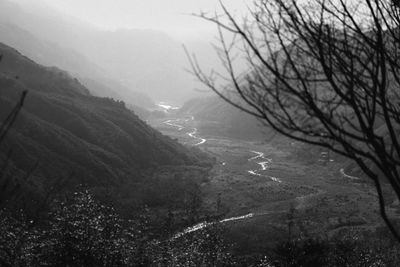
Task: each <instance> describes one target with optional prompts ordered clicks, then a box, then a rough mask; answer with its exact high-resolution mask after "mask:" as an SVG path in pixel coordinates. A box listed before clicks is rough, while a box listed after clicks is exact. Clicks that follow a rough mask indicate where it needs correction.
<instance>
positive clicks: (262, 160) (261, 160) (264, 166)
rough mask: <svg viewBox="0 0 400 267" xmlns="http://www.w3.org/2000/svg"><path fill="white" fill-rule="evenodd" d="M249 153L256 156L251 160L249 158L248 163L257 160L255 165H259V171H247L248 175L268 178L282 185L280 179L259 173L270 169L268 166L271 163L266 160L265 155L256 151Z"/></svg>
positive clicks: (269, 160) (270, 160)
mask: <svg viewBox="0 0 400 267" xmlns="http://www.w3.org/2000/svg"><path fill="white" fill-rule="evenodd" d="M250 152H252V153H254V154H256V156H254V157H252V158H249V161H255V160H257V159H259V160H258V161H257V164H258V165H260V169H257V170H249V171H247V172H248V173H250V174H251V175H254V176H260V177H266V178H269V179H271V180H272V181H274V182H277V183H282V181H281V179H279V178H276V177H273V176H269V175H265V174H261V173H259V172H260V171H266V170H268V169H269V168H270V164H271V163H272V159H270V158H266V157H265V154H264V153H263V152H258V151H254V150H252V151H250Z"/></svg>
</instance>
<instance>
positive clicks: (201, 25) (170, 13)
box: [35, 0, 251, 39]
mask: <svg viewBox="0 0 400 267" xmlns="http://www.w3.org/2000/svg"><path fill="white" fill-rule="evenodd" d="M35 1H36V0H35ZM43 1H46V2H47V3H48V4H49V5H51V6H53V7H56V8H57V9H59V10H61V11H63V12H65V13H67V14H70V15H73V16H76V17H79V18H81V19H83V20H86V21H88V22H90V23H92V24H94V25H98V26H101V27H104V28H107V29H115V28H141V29H155V30H162V31H165V32H168V33H169V34H172V35H174V36H175V37H178V38H180V39H187V38H202V35H203V34H210V35H211V34H212V33H215V26H213V25H211V24H210V23H207V22H205V21H203V20H201V19H198V18H194V17H193V16H190V15H189V14H191V13H198V12H200V11H201V10H202V11H208V12H209V11H214V10H215V9H216V8H218V7H219V2H218V0H43ZM246 2H247V3H249V2H251V0H247V1H246V0H225V1H224V4H225V5H226V6H228V7H229V9H230V10H236V12H239V13H241V12H243V10H245V9H246V4H245V3H246Z"/></svg>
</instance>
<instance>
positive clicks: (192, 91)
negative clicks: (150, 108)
mask: <svg viewBox="0 0 400 267" xmlns="http://www.w3.org/2000/svg"><path fill="white" fill-rule="evenodd" d="M0 4H1V8H0V23H1V25H0V26H1V37H0V38H1V39H0V41H2V42H4V43H5V44H9V45H11V46H13V47H15V48H16V49H18V50H20V51H21V52H23V53H24V54H25V55H27V56H29V57H31V58H32V59H34V60H36V61H38V62H39V63H41V64H44V65H47V66H57V67H59V68H62V69H65V70H67V71H69V72H71V73H73V74H74V75H76V76H78V77H80V79H81V80H82V82H83V83H84V84H85V85H87V86H88V87H92V86H91V85H92V82H94V81H97V82H98V81H101V83H102V89H97V88H96V89H95V88H93V89H92V91H93V94H96V95H101V96H111V97H116V98H121V99H122V100H124V101H126V102H127V103H131V104H135V105H142V106H143V105H146V104H148V102H149V101H144V102H142V103H141V101H135V99H134V98H135V97H137V96H136V94H137V93H139V94H141V95H142V97H149V98H150V99H151V100H152V101H153V102H154V103H155V102H160V101H167V102H171V103H174V104H175V105H182V104H183V103H184V101H186V100H188V99H190V98H193V97H195V96H201V94H199V93H198V92H199V91H201V90H196V89H204V88H203V87H202V85H201V84H200V83H198V82H197V81H196V79H194V77H193V76H192V75H191V74H189V73H188V70H189V68H190V67H189V62H188V59H187V56H186V54H185V51H184V49H183V46H184V45H185V46H186V47H187V48H188V50H189V51H190V52H191V53H196V54H198V55H199V56H200V58H201V59H202V60H201V61H202V62H203V63H204V65H207V66H208V68H209V69H211V68H210V67H209V66H214V67H218V66H219V64H217V63H218V57H217V54H216V52H215V51H214V49H213V47H212V46H211V43H212V42H213V41H214V40H213V37H214V36H215V34H213V33H211V32H209V33H207V34H203V32H202V31H200V32H199V33H196V31H197V29H196V28H193V29H190V30H191V31H192V33H191V34H187V37H186V38H181V39H178V37H176V36H174V35H173V34H171V33H169V32H168V30H167V29H168V25H165V30H164V31H163V30H162V29H151V28H139V27H135V24H128V25H125V26H123V25H120V26H119V27H120V28H118V26H116V27H114V28H112V29H109V27H108V28H106V27H104V26H102V25H95V24H92V23H90V22H89V21H87V19H86V18H85V17H76V16H74V14H69V13H68V10H64V9H63V8H62V5H61V6H57V4H54V5H53V4H51V3H46V1H35V2H31V1H6V0H2V1H1V3H0ZM76 4H77V5H79V4H78V3H76ZM82 5H83V6H85V4H82ZM99 5H100V4H99ZM109 5H110V6H111V7H112V4H109ZM82 8H83V7H82ZM86 8H88V7H86ZM117 11H118V12H120V13H121V14H120V16H122V17H127V16H135V14H130V13H129V12H130V11H129V10H123V9H122V8H120V9H117ZM111 12H112V11H111V10H110V13H111ZM124 12H125V13H124ZM175 12H176V14H174V16H176V17H178V18H179V17H182V18H185V17H189V16H190V14H183V13H179V9H177V10H176V11H175ZM194 12H200V9H198V10H196V9H194V10H193V13H194ZM88 13H90V12H88ZM113 15H114V16H117V15H116V14H113ZM178 18H177V19H178ZM193 20H194V21H196V19H195V18H194V17H193ZM166 24H168V21H167V22H166ZM140 26H141V27H143V25H140ZM182 31H183V32H184V31H185V30H184V29H182ZM202 34H203V36H202ZM183 35H185V34H183ZM105 86H106V87H108V88H105Z"/></svg>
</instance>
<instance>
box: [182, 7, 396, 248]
mask: <svg viewBox="0 0 400 267" xmlns="http://www.w3.org/2000/svg"><path fill="white" fill-rule="evenodd" d="M306 2H307V3H306ZM397 2H398V1H390V0H364V1H353V0H315V1H298V0H256V1H254V2H253V4H252V5H251V6H249V7H248V15H247V16H246V17H239V18H238V17H236V16H235V15H234V14H233V13H232V12H230V11H229V10H228V9H227V8H226V7H225V6H224V5H223V4H222V3H221V7H222V11H223V12H222V14H211V15H210V14H205V13H203V14H200V15H199V16H200V17H201V18H203V19H206V20H208V21H211V22H213V23H215V24H216V25H217V26H218V30H219V37H220V38H219V41H220V43H219V46H218V48H219V50H218V51H219V54H220V56H221V60H222V61H221V62H222V63H223V66H224V67H225V70H226V73H214V72H211V73H205V72H204V71H202V68H201V67H200V66H199V64H198V63H197V61H196V58H195V57H194V56H190V55H189V58H190V60H191V63H192V68H193V72H194V74H195V75H196V76H197V78H198V79H199V80H200V81H201V82H202V83H204V84H205V85H207V86H208V87H209V88H211V89H212V90H214V91H215V92H216V93H217V94H218V95H219V96H220V97H222V98H223V99H224V100H226V101H227V102H229V103H230V104H232V105H234V106H236V107H238V108H240V109H242V110H244V111H245V112H247V113H249V114H252V115H254V116H255V117H257V118H260V119H261V120H262V121H263V122H265V123H266V124H268V125H269V126H270V127H272V128H273V129H275V130H276V131H278V132H279V133H281V134H283V135H285V136H287V137H290V138H293V139H296V140H298V141H302V142H305V143H309V144H313V145H318V146H321V147H324V148H327V149H330V150H331V151H334V152H336V153H338V154H340V155H343V156H345V157H347V158H350V159H352V160H354V161H355V162H356V163H357V164H358V166H359V167H360V168H361V169H362V171H363V172H364V173H365V174H366V175H367V176H368V177H369V178H370V179H372V181H373V182H374V185H375V187H376V189H377V193H378V196H379V206H380V213H381V215H382V217H383V219H384V221H385V222H386V224H387V225H388V227H389V229H390V230H391V232H392V233H393V235H394V236H395V237H396V238H397V240H398V241H400V235H399V233H398V231H397V230H396V227H395V226H394V224H393V223H392V222H391V220H390V218H389V217H388V215H387V213H386V210H385V199H384V195H383V192H382V183H383V182H384V181H386V182H387V183H388V184H390V186H391V187H392V188H393V191H394V192H395V193H396V195H397V197H398V198H399V199H400V175H399V167H400V144H399V142H400V140H399V138H400V135H399V131H400V124H399V123H400V90H399V88H400V87H399V85H400V68H399V67H400V28H399V26H400V9H399V7H398V4H397ZM227 33H228V34H227ZM227 36H228V37H229V38H228V37H227ZM238 57H240V58H241V59H242V60H243V59H244V61H245V62H246V63H247V70H246V71H245V72H243V71H242V72H240V71H238V70H237V67H236V66H237V65H236V60H237V58H238ZM221 78H222V80H221ZM221 81H229V82H228V83H226V84H223V82H221Z"/></svg>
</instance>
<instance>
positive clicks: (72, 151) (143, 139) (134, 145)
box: [0, 44, 204, 185]
mask: <svg viewBox="0 0 400 267" xmlns="http://www.w3.org/2000/svg"><path fill="white" fill-rule="evenodd" d="M0 55H2V60H1V61H0V121H4V119H5V118H6V116H7V115H8V114H9V112H10V110H11V109H12V107H13V105H14V104H15V103H16V102H17V101H18V99H19V96H20V94H21V92H22V91H23V90H28V96H27V99H26V103H25V105H24V108H23V110H22V112H21V113H20V114H19V116H18V119H17V122H16V124H15V125H14V127H13V129H12V131H11V132H10V134H9V135H8V137H7V139H6V140H5V141H4V142H3V143H2V144H1V145H2V147H1V149H0V151H1V157H2V158H5V154H6V153H8V152H10V151H11V153H10V155H11V157H10V162H12V164H11V165H10V166H13V168H14V169H15V172H27V171H29V170H30V169H32V167H33V166H35V164H36V163H37V164H38V167H37V168H36V169H35V170H34V173H33V175H34V176H35V177H36V179H33V180H34V181H36V182H37V183H38V185H44V184H45V183H43V181H46V180H52V179H53V180H54V179H56V178H67V177H69V178H68V179H69V180H70V182H71V183H72V184H77V183H86V184H91V185H93V184H96V185H110V184H116V183H119V184H120V183H121V182H122V181H126V180H130V181H134V180H135V179H139V178H141V177H142V174H143V172H149V171H152V170H154V169H156V168H157V167H158V166H161V165H176V166H179V165H201V164H202V163H201V161H202V160H203V159H204V158H203V156H202V155H200V154H199V153H198V152H193V151H190V150H189V149H187V148H185V147H184V146H182V145H180V144H178V143H176V142H175V141H173V140H172V139H170V138H168V137H166V136H163V135H162V134H161V133H159V132H157V131H156V130H154V129H152V128H150V127H149V126H147V125H146V123H144V122H143V121H141V120H140V119H139V118H138V117H137V116H136V115H135V114H134V113H133V112H132V111H130V110H128V109H127V108H126V107H125V104H124V103H123V102H120V101H115V100H112V99H108V98H99V97H94V96H92V95H91V94H90V92H89V90H88V89H87V88H85V87H84V86H83V85H82V84H81V83H80V82H79V81H78V80H77V79H74V78H73V77H72V76H70V75H69V74H68V73H66V72H64V71H61V70H59V69H57V68H48V67H43V66H41V65H38V64H36V63H35V62H33V61H32V60H30V59H28V58H26V57H24V56H22V55H21V54H19V53H18V52H17V51H16V50H14V49H12V48H10V47H8V46H6V45H3V44H0ZM38 181H41V182H38Z"/></svg>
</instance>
